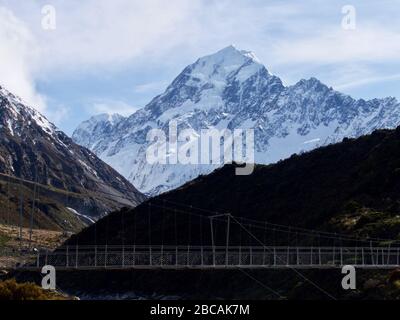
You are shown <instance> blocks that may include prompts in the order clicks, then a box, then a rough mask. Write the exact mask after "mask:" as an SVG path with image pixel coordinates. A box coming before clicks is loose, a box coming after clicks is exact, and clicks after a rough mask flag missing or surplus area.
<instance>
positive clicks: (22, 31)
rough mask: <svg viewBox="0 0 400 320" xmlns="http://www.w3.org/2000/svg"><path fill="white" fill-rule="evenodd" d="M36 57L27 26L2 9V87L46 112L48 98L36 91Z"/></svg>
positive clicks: (36, 49) (0, 13) (36, 52)
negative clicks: (34, 62) (34, 70)
mask: <svg viewBox="0 0 400 320" xmlns="http://www.w3.org/2000/svg"><path fill="white" fill-rule="evenodd" d="M37 54H38V48H37V46H36V43H35V39H34V38H33V35H32V34H31V33H30V31H29V30H28V28H27V27H26V26H25V24H24V23H23V22H22V21H20V20H19V19H17V18H16V17H15V16H14V14H13V13H12V12H11V11H9V10H7V9H5V8H1V7H0V75H1V77H0V84H1V85H3V86H4V87H5V88H6V89H8V90H9V91H11V92H13V93H14V94H17V95H18V96H20V97H21V98H23V99H24V100H25V101H26V102H27V103H29V104H31V105H32V106H34V107H36V108H37V109H38V110H41V111H43V110H44V108H45V99H44V97H43V96H41V95H39V94H38V93H37V92H36V90H35V82H34V77H33V68H32V62H33V60H34V59H35V56H36V55H37Z"/></svg>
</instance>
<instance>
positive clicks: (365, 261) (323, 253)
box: [31, 245, 400, 269]
mask: <svg viewBox="0 0 400 320" xmlns="http://www.w3.org/2000/svg"><path fill="white" fill-rule="evenodd" d="M399 249H400V248H397V247H396V248H390V247H273V246H266V247H262V246H257V247H254V246H253V247H251V246H250V247H247V246H230V247H224V246H215V247H212V246H162V245H153V246H139V245H138V246H79V245H76V246H65V247H62V248H59V249H57V250H55V251H52V252H50V251H47V252H43V251H42V252H38V253H37V257H36V262H35V267H41V266H43V265H47V264H50V265H53V266H55V267H59V268H66V269H79V268H82V269H84V268H87V269H92V268H185V267H191V268H224V267H225V268H257V267H260V268H263V267H264V268H266V267H269V268H282V267H299V268H301V267H304V268H306V267H307V268H317V267H340V266H343V265H346V264H351V265H355V266H359V267H395V266H396V267H397V266H399V262H400V261H399V253H400V252H399ZM31 267H33V265H31Z"/></svg>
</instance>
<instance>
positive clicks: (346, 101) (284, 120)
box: [73, 46, 400, 194]
mask: <svg viewBox="0 0 400 320" xmlns="http://www.w3.org/2000/svg"><path fill="white" fill-rule="evenodd" d="M104 117H105V116H101V117H100V118H101V120H100V121H99V120H98V118H96V117H95V118H92V119H90V120H88V121H86V122H84V123H82V124H81V125H80V126H79V127H78V129H77V130H76V131H75V132H74V134H73V139H74V141H75V142H77V143H78V144H81V145H83V146H86V147H88V148H90V149H91V150H92V151H93V152H95V153H96V154H97V155H98V156H99V157H100V158H101V159H103V160H104V161H105V162H107V163H108V164H110V165H111V166H112V167H113V168H115V169H116V170H117V171H119V172H120V173H121V174H122V175H123V176H125V177H126V178H127V179H128V180H130V181H131V182H132V183H133V184H134V185H135V186H136V187H137V188H138V189H139V190H140V191H142V192H145V193H148V194H157V193H160V192H163V191H166V190H170V189H173V188H176V187H178V186H180V185H182V184H183V183H185V182H187V181H189V180H191V179H193V178H195V177H196V176H198V175H200V174H207V173H209V172H211V171H212V170H214V169H215V168H216V167H217V166H216V165H181V164H177V165H170V164H166V165H160V164H154V165H150V164H148V162H147V161H146V156H145V153H146V149H147V147H148V146H149V143H148V142H147V141H146V135H147V132H148V131H149V130H150V129H153V128H157V129H162V130H164V131H165V132H166V133H168V125H169V123H170V121H171V120H176V121H177V122H178V124H179V127H178V128H179V130H181V129H183V128H192V129H194V130H196V131H197V132H200V130H201V129H207V128H217V129H223V128H227V129H231V130H234V129H248V128H252V129H254V133H255V151H256V152H255V161H256V162H257V163H262V164H267V163H273V162H276V161H278V160H280V159H284V158H286V157H289V156H290V155H292V154H294V153H299V152H303V151H308V150H311V149H313V148H316V147H318V146H322V145H326V144H329V143H334V142H338V141H341V140H342V139H343V138H344V137H358V136H360V135H364V134H367V133H370V132H372V131H373V130H375V129H378V128H394V127H396V126H398V125H399V124H400V105H399V103H398V102H397V101H396V99H395V98H385V99H373V100H369V101H366V100H362V99H360V100H355V99H353V98H351V97H350V96H348V95H344V94H342V93H340V92H337V91H335V90H333V89H332V88H329V87H327V86H326V85H324V84H323V83H321V82H320V81H319V80H317V79H315V78H311V79H308V80H300V81H299V82H298V83H296V84H295V85H292V86H284V85H283V84H282V81H281V80H280V79H279V78H278V77H276V76H274V75H272V74H271V73H269V71H268V70H267V69H266V68H265V67H264V65H262V64H261V63H260V61H259V60H258V59H257V58H256V57H255V55H254V54H253V53H251V52H248V51H241V50H238V49H236V48H235V47H233V46H229V47H227V48H225V49H222V50H220V51H218V52H217V53H215V54H212V55H209V56H205V57H203V58H200V59H198V60H197V61H196V62H195V63H193V64H191V65H189V66H187V67H186V68H185V69H184V70H183V71H182V72H181V73H180V74H179V75H178V77H177V78H176V79H175V80H174V81H173V82H172V83H171V84H170V85H169V86H168V87H167V89H166V90H165V92H164V93H162V94H161V95H159V96H157V97H155V98H154V99H153V100H152V101H151V102H150V103H149V104H148V105H147V106H146V107H144V108H143V109H140V110H138V111H137V112H135V113H134V114H132V115H131V116H130V117H128V118H125V119H122V118H120V117H116V116H114V117H113V118H111V119H114V118H116V119H117V120H109V119H108V118H107V121H105V120H104Z"/></svg>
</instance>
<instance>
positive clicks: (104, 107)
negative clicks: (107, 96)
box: [86, 101, 139, 117]
mask: <svg viewBox="0 0 400 320" xmlns="http://www.w3.org/2000/svg"><path fill="white" fill-rule="evenodd" d="M138 109H139V108H138V107H133V106H131V105H129V104H127V103H125V102H123V101H97V102H94V103H93V104H91V105H90V106H88V107H87V108H86V110H87V111H88V112H89V113H90V114H92V115H94V114H99V113H107V114H114V113H118V114H120V115H122V116H125V117H127V116H130V115H131V114H133V113H134V112H135V111H137V110H138Z"/></svg>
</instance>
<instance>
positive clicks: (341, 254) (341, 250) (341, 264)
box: [340, 247, 343, 266]
mask: <svg viewBox="0 0 400 320" xmlns="http://www.w3.org/2000/svg"><path fill="white" fill-rule="evenodd" d="M340 266H343V248H342V247H340Z"/></svg>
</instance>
